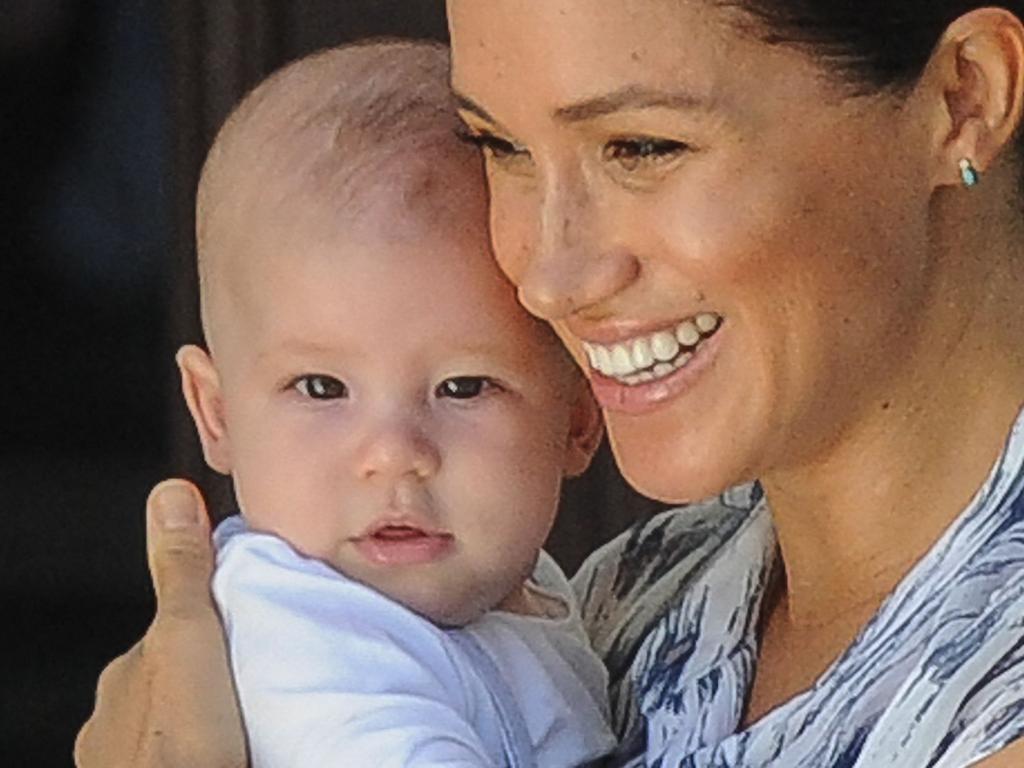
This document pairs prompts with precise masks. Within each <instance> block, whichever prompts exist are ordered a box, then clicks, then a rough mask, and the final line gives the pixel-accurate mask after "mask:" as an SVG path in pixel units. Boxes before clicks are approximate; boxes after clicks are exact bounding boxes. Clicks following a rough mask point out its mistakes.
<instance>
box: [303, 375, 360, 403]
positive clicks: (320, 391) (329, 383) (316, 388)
mask: <svg viewBox="0 0 1024 768" xmlns="http://www.w3.org/2000/svg"><path fill="white" fill-rule="evenodd" d="M292 386H293V387H295V389H297V390H298V391H299V394H301V395H304V396H305V397H308V398H309V399H310V400H337V399H339V398H342V397H348V387H346V386H345V383H344V382H342V381H339V380H338V379H336V378H334V377H333V376H326V375H324V374H320V373H310V374H306V375H305V376H300V377H299V378H297V379H296V380H295V381H294V382H293V383H292Z"/></svg>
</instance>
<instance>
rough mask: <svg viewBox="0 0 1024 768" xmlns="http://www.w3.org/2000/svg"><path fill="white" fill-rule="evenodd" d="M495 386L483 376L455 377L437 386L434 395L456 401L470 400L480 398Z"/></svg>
mask: <svg viewBox="0 0 1024 768" xmlns="http://www.w3.org/2000/svg"><path fill="white" fill-rule="evenodd" d="M493 386H494V384H493V382H491V380H490V379H487V378H484V377H483V376H453V377H452V378H450V379H445V380H444V381H442V382H441V383H440V384H438V385H437V389H436V390H434V394H435V395H436V396H437V397H439V398H440V397H450V398H452V399H455V400H470V399H472V398H474V397H480V395H481V394H483V393H484V392H485V391H486V390H487V389H489V388H490V387H493Z"/></svg>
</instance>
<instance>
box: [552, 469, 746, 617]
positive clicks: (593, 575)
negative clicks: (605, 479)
mask: <svg viewBox="0 0 1024 768" xmlns="http://www.w3.org/2000/svg"><path fill="white" fill-rule="evenodd" d="M761 497H762V493H761V489H760V487H759V486H758V485H757V484H750V485H744V486H739V487H737V488H733V489H730V490H729V491H727V492H726V493H724V494H722V495H721V496H717V497H715V498H713V499H710V500H707V501H702V502H699V503H694V504H687V505H685V506H681V507H676V508H674V509H669V510H666V511H665V512H661V513H659V514H657V515H654V516H652V517H650V518H648V519H646V520H643V521H641V522H639V523H637V524H636V525H634V526H632V527H631V528H629V529H628V530H627V531H625V532H624V533H622V534H620V535H619V536H617V537H616V538H614V539H612V540H611V541H610V542H608V543H607V544H605V545H604V546H602V547H600V548H599V549H597V550H596V551H595V552H594V553H593V554H591V555H590V557H588V558H587V560H586V561H585V562H584V563H583V565H582V566H580V569H579V571H577V573H576V575H575V576H573V578H572V585H573V588H574V590H575V592H576V596H577V599H578V600H579V602H580V605H581V610H582V612H583V615H584V619H585V621H587V623H588V625H591V629H592V632H591V634H592V636H599V635H601V634H602V632H603V631H607V628H605V627H604V625H606V624H608V623H609V621H610V620H611V619H612V617H613V616H614V615H616V614H618V613H620V612H623V611H628V612H630V613H632V612H634V611H635V610H636V608H637V607H638V606H637V603H638V601H642V603H643V604H645V605H652V604H664V603H665V602H666V601H665V600H661V599H658V598H661V597H665V598H668V597H669V595H667V594H663V591H664V590H665V589H670V590H671V591H672V592H673V593H676V592H678V591H679V590H680V589H685V585H686V583H687V581H688V578H687V577H688V576H693V575H696V574H697V573H698V572H700V571H702V570H703V566H704V565H706V564H707V562H708V561H709V560H710V559H714V557H715V555H716V554H717V553H718V552H719V550H720V549H721V548H722V547H723V545H725V544H726V543H728V542H729V541H730V540H731V539H732V537H733V536H734V535H735V533H736V532H737V531H738V530H739V529H740V528H741V527H742V525H743V523H744V522H746V521H747V520H748V519H749V518H750V515H751V512H752V511H753V510H754V508H755V507H756V506H757V505H758V503H759V502H760V500H761Z"/></svg>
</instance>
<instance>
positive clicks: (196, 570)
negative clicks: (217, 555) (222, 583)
mask: <svg viewBox="0 0 1024 768" xmlns="http://www.w3.org/2000/svg"><path fill="white" fill-rule="evenodd" d="M146 539H147V550H148V555H149V570H150V574H151V576H152V579H153V586H154V588H155V590H156V600H157V610H156V618H155V619H154V620H153V623H152V624H151V625H150V627H149V630H148V631H147V632H146V634H145V636H144V637H143V638H142V640H141V641H140V642H139V643H137V644H136V645H135V647H133V648H132V649H131V650H130V651H128V653H126V654H125V655H124V656H121V657H120V658H118V659H115V660H114V661H113V662H111V663H110V665H109V666H107V668H106V669H105V670H104V671H103V674H102V675H101V676H100V680H99V685H98V687H97V691H96V705H95V710H94V711H93V714H92V717H90V718H89V721H88V722H87V723H86V724H85V725H84V726H83V727H82V730H81V732H80V733H79V734H78V739H77V741H76V743H75V764H76V765H77V766H79V768H193V766H202V768H245V766H247V765H248V758H247V756H246V747H245V734H244V731H243V729H242V719H241V715H240V714H239V710H238V702H237V700H236V697H235V691H234V688H233V686H232V682H231V674H230V668H229V666H228V657H227V646H226V645H225V641H224V631H223V628H222V626H221V623H220V617H219V616H218V614H217V610H216V608H215V607H214V604H213V598H212V597H211V595H210V577H211V575H212V573H213V548H212V545H211V541H210V525H209V521H208V518H207V515H206V507H205V505H204V503H203V500H202V498H201V496H200V494H199V492H198V490H196V488H195V487H194V486H193V485H191V484H190V483H187V482H185V481H183V480H168V481H166V482H164V483H161V484H160V485H158V486H157V487H156V488H154V489H153V492H152V493H151V494H150V496H149V500H148V502H147V503H146Z"/></svg>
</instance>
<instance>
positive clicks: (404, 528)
mask: <svg viewBox="0 0 1024 768" xmlns="http://www.w3.org/2000/svg"><path fill="white" fill-rule="evenodd" d="M371 535H372V536H373V538H375V539H381V540H383V541H409V540H411V539H419V538H423V537H426V536H431V535H437V534H429V533H427V532H426V531H424V530H423V529H422V528H416V527H415V526H411V525H385V526H384V527H382V528H378V529H377V530H376V531H374V532H373V533H372V534H371Z"/></svg>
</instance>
